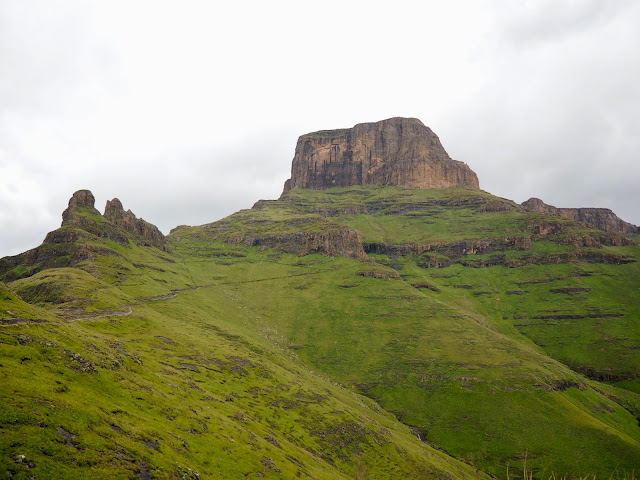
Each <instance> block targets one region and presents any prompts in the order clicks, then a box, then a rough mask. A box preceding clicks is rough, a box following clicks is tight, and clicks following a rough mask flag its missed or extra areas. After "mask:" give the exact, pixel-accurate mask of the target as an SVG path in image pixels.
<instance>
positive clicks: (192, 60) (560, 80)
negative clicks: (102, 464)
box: [0, 0, 640, 256]
mask: <svg viewBox="0 0 640 480" xmlns="http://www.w3.org/2000/svg"><path fill="white" fill-rule="evenodd" d="M638 24H640V6H639V5H638V4H637V2H630V1H621V2H615V3H611V2H609V3H606V4H605V3H603V2H596V1H595V0H594V1H588V2H577V1H570V0H565V1H555V2H550V1H549V2H547V1H544V2H524V3H514V2H506V1H503V0H499V1H488V0H486V1H473V2H472V1H458V2H446V3H445V2H416V1H409V0H404V1H400V2H395V3H394V4H393V5H391V4H389V3H388V2H381V1H373V2H361V1H353V2H338V1H333V0H332V1H325V2H321V3H316V2H313V3H312V2H290V1H276V2H258V1H253V2H241V3H240V2H235V3H234V2H224V3H220V2H204V1H202V2H196V1H193V2H186V3H185V2H182V3H178V2H158V1H155V2H151V1H149V2H146V1H135V2H131V1H127V2H124V1H110V2H99V1H77V0H76V1H73V0H67V1H62V0H60V1H57V2H55V4H52V3H51V2H45V1H35V0H29V1H18V0H9V1H6V2H3V3H2V4H1V5H0V65H2V69H3V70H2V71H3V74H2V75H0V174H1V176H0V206H1V208H2V212H1V213H0V219H1V220H0V256H2V255H6V254H13V253H18V252H19V251H22V250H25V249H26V248H29V247H31V246H34V245H35V244H37V243H39V242H40V241H41V239H42V238H43V237H44V234H45V233H46V232H47V231H48V230H51V229H52V228H55V227H56V226H57V225H58V223H59V218H60V213H61V211H62V210H63V209H64V207H65V206H66V201H67V199H68V198H69V196H70V195H71V193H73V191H75V190H77V189H79V188H90V189H91V190H92V191H93V192H94V194H95V195H96V198H97V207H98V208H99V209H102V208H103V205H104V202H105V201H106V199H107V198H108V199H111V198H113V197H114V196H117V197H119V198H120V199H121V200H122V201H123V203H124V205H125V207H126V208H131V209H132V210H133V211H134V212H135V213H136V215H138V216H143V217H144V218H145V219H146V220H148V221H151V222H153V223H155V224H157V225H158V226H160V227H161V229H162V230H163V231H165V232H166V231H168V230H169V229H170V228H171V227H173V226H175V225H177V224H178V223H188V224H196V223H205V222H210V221H213V220H215V219H217V218H219V217H221V216H224V215H227V214H229V213H231V212H233V211H235V210H237V209H239V208H248V207H250V206H251V205H252V204H253V203H254V202H255V201H256V200H258V199H259V198H275V197H277V196H278V195H279V193H280V191H281V187H282V184H283V182H284V180H285V179H286V178H288V176H289V169H290V161H291V158H292V157H293V151H294V148H295V143H296V139H297V136H298V135H300V134H303V133H306V132H309V131H314V130H319V129H328V128H339V127H349V126H352V125H354V124H355V123H359V122H366V121H375V120H380V119H383V118H387V117H391V116H412V117H418V118H420V119H421V120H422V121H423V122H424V123H425V124H427V125H429V126H430V127H431V128H432V129H433V130H434V131H435V132H436V133H437V134H438V135H439V136H440V137H441V139H442V141H443V143H444V146H445V148H446V149H447V150H448V151H449V152H450V153H451V155H452V156H453V157H454V158H457V159H459V160H463V161H465V162H467V163H468V164H469V165H470V166H471V167H472V168H473V169H474V170H476V172H477V173H478V174H479V177H480V182H481V186H482V187H483V188H485V189H487V190H489V191H491V192H492V193H495V194H498V195H502V196H507V197H511V198H513V199H515V200H517V201H522V200H525V199H526V198H528V196H532V195H535V196H539V197H541V198H543V199H544V200H546V201H548V202H549V203H555V204H557V205H558V206H563V205H567V206H570V205H602V206H609V207H611V208H613V209H614V211H616V212H617V213H619V214H620V215H621V216H622V217H623V218H625V219H627V220H629V221H632V222H635V223H640V217H638V213H637V211H636V208H635V205H638V204H639V203H640V202H639V200H640V197H639V195H640V194H638V193H637V192H636V190H637V189H635V188H632V186H633V184H634V180H637V178H640V171H639V170H638V169H639V168H640V167H639V166H638V164H637V158H638V153H639V152H640V144H639V140H638V137H637V135H636V134H635V131H634V129H635V128H636V125H638V123H639V122H638V121H639V120H640V118H638V116H639V115H640V113H639V112H640V105H639V104H638V102H639V100H638V99H639V98H640V95H639V93H640V92H639V89H640V87H638V85H637V81H636V79H637V78H638V75H639V74H640V65H639V62H638V61H637V60H636V59H637V58H640V52H639V51H638V50H640V38H639V35H640V34H639V33H638V29H637V25H638ZM12 189H13V190H12ZM621 192H624V196H623V195H622V193H621ZM53 220H55V222H54V221H53Z"/></svg>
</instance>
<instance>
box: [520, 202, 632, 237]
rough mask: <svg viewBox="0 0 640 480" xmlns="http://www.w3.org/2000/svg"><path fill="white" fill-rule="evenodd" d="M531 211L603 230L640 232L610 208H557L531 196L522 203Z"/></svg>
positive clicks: (627, 232)
mask: <svg viewBox="0 0 640 480" xmlns="http://www.w3.org/2000/svg"><path fill="white" fill-rule="evenodd" d="M521 205H522V206H523V207H524V208H525V209H527V210H529V211H531V212H540V213H550V214H552V215H559V216H561V217H564V218H567V219H569V220H575V221H578V222H583V223H587V224H589V225H591V226H594V227H596V228H597V229H599V230H602V231H603V232H609V233H621V234H623V235H629V234H632V233H638V232H640V229H639V228H638V227H636V226H635V225H632V224H631V223H628V222H625V221H624V220H622V219H621V218H619V217H618V216H617V215H616V214H615V213H613V212H612V211H611V210H609V209H608V208H557V207H554V206H553V205H548V204H546V203H544V202H543V201H542V200H540V199H539V198H530V199H529V200H527V201H526V202H522V204H521Z"/></svg>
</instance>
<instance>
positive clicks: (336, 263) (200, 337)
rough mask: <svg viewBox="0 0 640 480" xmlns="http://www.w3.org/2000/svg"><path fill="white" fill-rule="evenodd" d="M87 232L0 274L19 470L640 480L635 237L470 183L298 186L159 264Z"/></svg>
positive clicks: (12, 444)
mask: <svg viewBox="0 0 640 480" xmlns="http://www.w3.org/2000/svg"><path fill="white" fill-rule="evenodd" d="M85 220H86V222H85V223H86V224H87V225H89V226H90V227H91V228H88V229H87V230H82V229H81V230H80V231H78V229H73V230H72V231H66V230H65V229H60V231H56V232H57V233H56V232H52V234H50V235H49V236H48V237H47V238H48V239H50V240H51V241H53V239H55V243H45V244H44V245H43V246H42V247H41V248H42V251H37V252H35V253H30V254H29V255H27V254H24V255H26V256H22V257H12V258H10V259H3V260H0V279H3V281H4V282H5V283H6V286H2V288H1V289H0V318H3V319H5V320H2V322H3V326H2V327H1V328H0V342H1V343H0V352H1V355H2V357H1V358H0V364H1V365H2V366H1V367H0V375H1V377H0V378H2V380H1V382H2V386H3V388H2V390H1V391H2V393H1V395H2V399H1V400H0V401H1V402H2V405H3V406H6V408H3V409H2V411H3V413H2V414H1V415H2V417H1V421H0V451H1V452H2V455H1V458H2V460H1V461H2V462H3V464H2V465H0V472H4V471H7V472H9V473H8V474H7V475H9V476H11V477H12V478H29V476H30V475H32V474H37V475H36V478H86V476H87V472H89V471H90V472H91V476H94V477H97V478H143V479H144V478H197V476H196V473H195V472H197V474H198V475H199V477H200V478H218V477H227V478H243V477H245V476H249V477H251V476H253V477H256V476H257V477H262V476H264V477H273V478H295V477H302V478H304V477H307V478H480V477H482V475H483V473H479V472H484V473H486V474H490V475H495V476H497V477H498V478H505V477H506V473H507V468H508V469H509V472H510V474H511V477H512V478H514V477H515V476H518V475H521V474H522V473H521V471H522V467H523V459H524V458H525V456H526V458H527V468H528V470H530V471H531V473H533V475H534V477H535V478H544V479H547V478H549V477H550V476H551V475H555V476H556V478H561V477H566V478H584V477H585V476H586V475H597V478H602V477H604V478H609V477H610V476H611V475H613V478H632V475H633V474H634V473H633V472H634V468H635V470H636V471H637V469H638V466H639V465H640V427H639V424H638V419H639V418H640V387H639V385H640V382H639V381H638V379H639V378H640V356H639V355H640V354H639V353H638V352H640V326H639V325H638V323H637V320H638V318H640V311H639V309H640V292H639V290H638V287H639V286H640V270H639V267H638V259H639V258H638V257H639V256H640V248H638V247H637V246H635V242H633V241H630V240H629V239H626V238H624V237H620V236H618V235H613V234H606V233H603V232H600V231H597V230H593V229H591V228H589V227H587V226H586V225H584V224H579V223H575V222H570V221H568V220H565V219H562V218H559V217H551V216H546V215H541V214H534V213H529V212H526V211H524V210H523V209H522V208H521V207H520V206H518V205H516V204H514V203H513V202H510V201H508V200H505V199H500V198H497V197H494V196H492V195H489V194H487V193H485V192H481V191H478V190H467V189H450V190H406V189H401V188H393V187H352V188H349V189H342V188H336V189H331V190H328V191H315V190H293V191H291V192H289V193H288V194H287V195H284V196H283V197H282V198H281V199H280V200H277V201H261V202H258V203H257V204H256V205H255V206H254V208H253V209H250V210H243V211H240V212H238V213H237V214H234V215H232V216H230V217H227V218H226V219H223V220H221V221H219V222H215V223H213V224H209V225H203V226H201V227H186V226H182V227H179V228H177V229H175V230H174V231H173V232H172V233H171V235H169V237H168V243H167V247H168V249H167V251H163V250H158V249H156V248H155V247H152V246H148V245H147V246H145V245H144V242H140V241H136V239H134V238H132V239H131V241H129V242H127V241H123V237H122V236H123V235H125V237H126V233H125V232H123V231H120V230H118V228H117V227H115V225H112V224H110V223H109V222H108V221H106V220H104V219H103V218H102V217H100V216H98V217H96V218H93V217H92V216H91V215H89V216H87V218H86V219H85ZM103 230H104V231H105V232H107V233H106V234H104V235H102V234H101V232H102V231H103ZM114 239H115V240H116V241H114ZM354 243H357V244H358V245H357V247H358V248H359V249H360V250H358V248H356V246H354ZM52 245H53V246H52ZM314 252H316V253H314ZM318 252H319V253H324V254H325V255H321V254H318ZM365 252H366V255H365ZM330 255H331V256H330ZM0 285H2V284H0ZM9 318H11V319H13V320H7V319H9ZM434 447H435V448H434ZM22 456H24V457H22ZM452 457H455V459H454V458H452ZM47 472H51V473H47ZM47 475H49V476H48V477H47ZM590 478H591V477H590Z"/></svg>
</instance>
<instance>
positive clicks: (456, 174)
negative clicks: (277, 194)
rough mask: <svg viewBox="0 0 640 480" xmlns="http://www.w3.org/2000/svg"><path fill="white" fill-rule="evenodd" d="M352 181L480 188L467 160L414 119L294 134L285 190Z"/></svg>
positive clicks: (428, 186)
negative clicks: (450, 152) (458, 158)
mask: <svg viewBox="0 0 640 480" xmlns="http://www.w3.org/2000/svg"><path fill="white" fill-rule="evenodd" d="M352 185H395V186H400V187H407V188H420V189H422V188H449V187H459V186H468V187H472V188H479V184H478V177H477V176H476V174H475V173H474V172H473V171H472V170H471V169H470V168H469V167H468V166H467V164H465V163H463V162H459V161H456V160H452V159H451V157H449V155H448V154H447V152H446V151H445V149H444V148H443V147H442V144H441V143H440V140H439V138H438V137H437V135H436V134H435V133H433V131H431V129H430V128H429V127H426V126H425V125H423V124H422V122H421V121H420V120H418V119H415V118H390V119H388V120H382V121H380V122H375V123H361V124H358V125H356V126H354V127H353V128H348V129H341V130H324V131H319V132H314V133H308V134H306V135H302V136H301V137H300V138H299V139H298V143H297V145H296V150H295V156H294V158H293V162H292V166H291V178H290V179H289V180H287V181H286V182H285V186H284V192H283V193H286V192H288V191H289V190H291V189H293V188H313V189H321V190H323V189H327V188H330V187H349V186H352Z"/></svg>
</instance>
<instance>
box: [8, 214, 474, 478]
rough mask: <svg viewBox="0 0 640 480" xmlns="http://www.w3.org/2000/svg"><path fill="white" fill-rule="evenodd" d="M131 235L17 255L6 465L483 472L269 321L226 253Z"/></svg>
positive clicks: (299, 472)
mask: <svg viewBox="0 0 640 480" xmlns="http://www.w3.org/2000/svg"><path fill="white" fill-rule="evenodd" d="M109 231H110V232H112V233H113V232H115V233H117V234H118V235H124V233H123V232H118V231H116V230H114V226H113V225H110V226H109ZM96 232H97V233H99V231H96ZM54 233H55V232H54ZM119 239H120V242H114V241H113V240H111V239H109V238H102V237H100V236H99V235H95V234H88V235H85V234H82V235H79V236H73V237H69V236H68V235H66V233H65V232H61V236H60V237H59V240H60V241H58V242H57V244H56V245H58V247H57V248H58V251H59V252H68V251H76V252H85V253H87V252H88V253H89V255H84V254H83V255H81V256H80V259H79V261H77V260H78V258H75V259H72V260H71V263H73V264H74V265H73V268H70V267H69V266H68V263H69V262H67V261H66V260H65V262H60V263H56V262H57V260H56V256H55V255H49V253H48V252H49V249H50V247H45V248H46V249H47V252H46V255H39V256H38V255H35V258H36V260H37V262H39V263H37V262H36V263H33V262H32V263H31V265H27V268H30V269H31V271H30V273H32V274H31V275H23V273H24V272H25V270H24V269H21V267H24V266H25V265H24V264H21V263H16V262H14V263H12V264H11V265H8V270H5V272H11V275H9V277H10V278H16V277H21V278H20V279H17V280H15V279H14V280H12V281H10V282H9V284H8V285H4V284H0V287H1V288H0V318H2V325H1V326H0V386H1V388H0V405H1V408H0V478H12V479H22V478H24V479H26V478H34V477H35V478H42V479H47V478H49V479H59V478H65V479H74V478H78V479H84V478H96V479H99V478H104V479H107V478H108V479H113V478H140V479H151V478H176V479H196V478H314V479H315V478H354V477H356V478H362V476H363V475H364V476H366V478H481V477H482V475H481V474H479V473H477V472H475V471H474V469H473V468H471V467H469V466H468V465H465V464H464V463H461V462H459V461H457V460H454V459H453V458H451V457H449V456H448V455H446V454H445V453H443V452H440V451H438V450H435V449H433V448H431V447H429V446H427V445H424V444H422V443H421V442H420V441H419V440H418V439H417V438H416V437H415V436H414V435H413V434H412V433H411V432H410V430H409V429H408V428H407V427H406V426H405V425H402V424H401V423H399V422H398V421H397V420H396V419H394V418H393V416H391V415H390V414H388V413H387V412H385V411H383V410H382V409H381V408H380V407H379V406H378V405H377V404H376V403H374V402H372V401H371V400H369V399H367V398H365V397H362V396H360V395H357V394H356V393H354V392H353V391H349V390H347V389H345V388H343V387H341V386H339V385H336V384H335V383H334V381H332V380H331V379H329V378H328V377H327V376H326V375H321V374H319V373H314V372H312V371H311V370H310V369H309V368H308V366H307V365H306V364H304V363H302V362H301V361H300V360H299V359H298V358H297V357H296V356H292V355H291V352H290V351H289V350H288V349H282V348H281V347H280V343H279V342H277V341H274V340H273V339H272V338H271V337H270V336H269V335H264V332H262V331H260V332H257V331H256V330H255V329H254V328H253V321H254V320H255V319H254V318H253V317H252V314H251V312H249V311H248V310H247V308H245V306H244V305H241V304H238V302H237V297H236V296H235V293H234V292H233V291H232V290H228V289H226V288H224V287H222V288H221V289H217V285H218V284H219V281H220V279H221V278H223V277H226V276H228V275H229V273H230V272H229V271H228V267H227V266H225V265H224V264H221V269H220V271H219V270H218V269H217V268H209V267H210V266H211V265H210V264H211V258H214V264H215V265H218V264H217V263H216V262H217V261H218V260H220V259H222V260H224V259H226V258H227V257H226V256H223V257H210V258H204V259H203V258H202V257H199V256H197V255H196V256H193V257H189V258H184V257H182V256H181V255H179V254H177V253H170V252H165V251H160V250H157V249H156V248H154V247H150V246H144V245H139V244H136V242H133V241H132V242H130V243H129V244H123V243H125V242H123V241H122V238H121V237H120V238H119ZM224 248H225V249H226V250H225V251H226V252H232V251H233V248H227V247H224ZM32 255H33V254H32ZM33 258H34V257H33V256H32V259H33ZM230 258H236V257H234V256H233V255H232V256H231V257H230ZM293 258H296V257H293ZM51 266H59V267H60V268H51ZM18 273H20V275H18ZM211 290H213V291H215V295H211V294H210V291H211ZM225 292H226V293H225ZM27 302H29V303H27Z"/></svg>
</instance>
